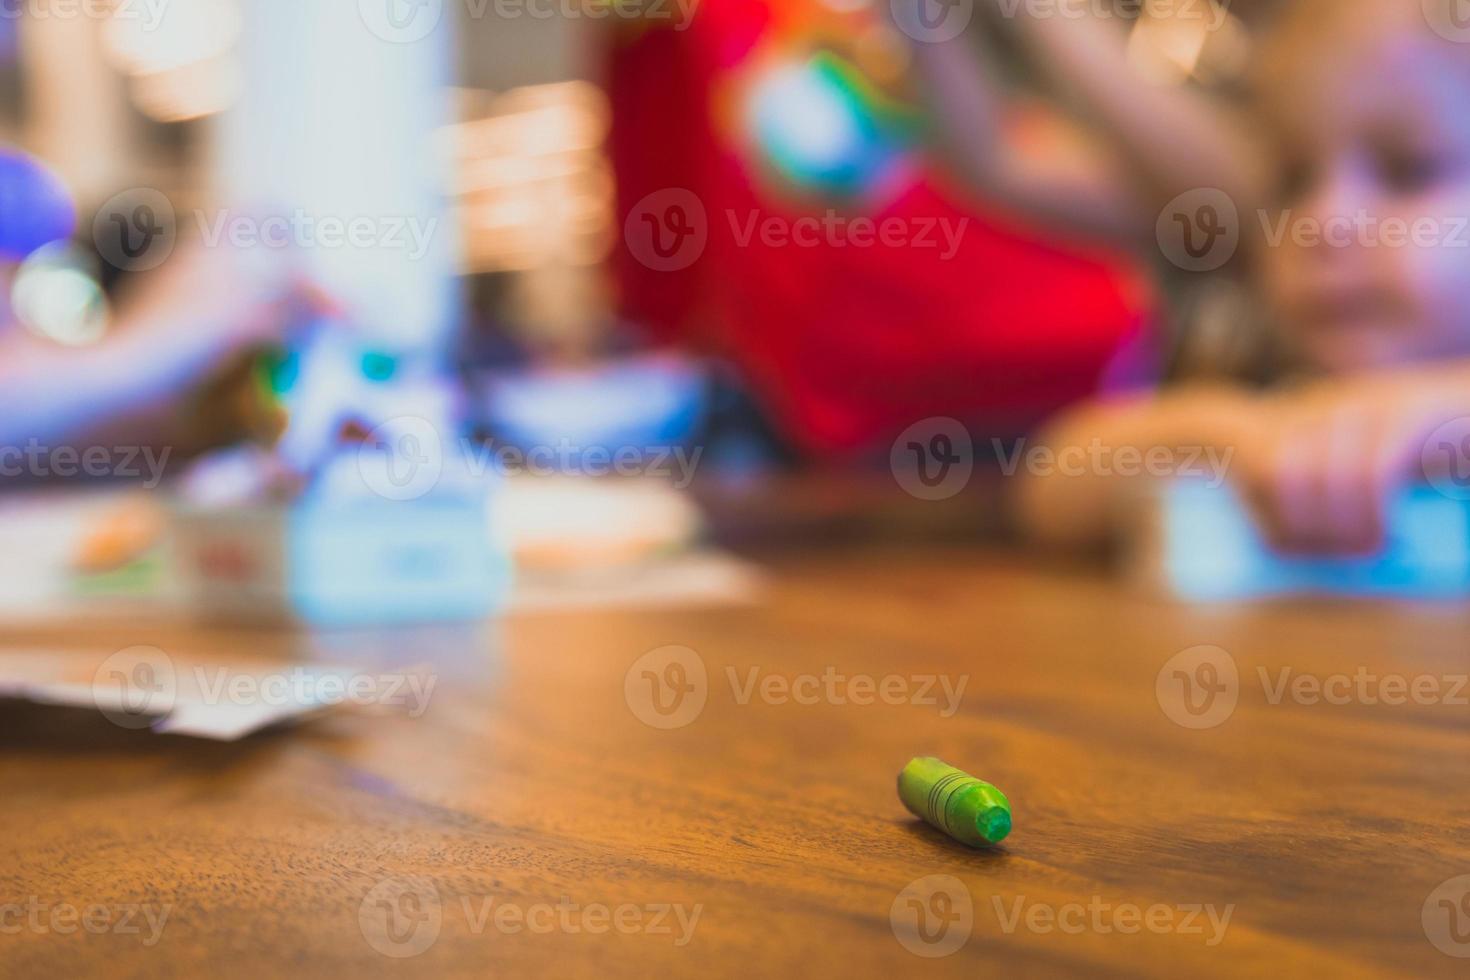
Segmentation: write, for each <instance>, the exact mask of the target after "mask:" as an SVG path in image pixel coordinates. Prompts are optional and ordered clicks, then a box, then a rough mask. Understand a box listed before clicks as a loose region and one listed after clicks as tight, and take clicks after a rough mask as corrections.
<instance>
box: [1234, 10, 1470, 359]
mask: <svg viewBox="0 0 1470 980" xmlns="http://www.w3.org/2000/svg"><path fill="white" fill-rule="evenodd" d="M1349 6H1351V7H1357V9H1358V10H1359V11H1360V12H1361V14H1362V17H1361V23H1357V24H1351V23H1349V24H1345V25H1343V26H1341V27H1340V28H1339V29H1338V30H1335V31H1330V32H1326V36H1325V37H1324V38H1323V40H1322V43H1320V44H1316V45H1314V47H1315V48H1316V50H1314V51H1308V52H1304V53H1303V57H1302V58H1301V59H1299V60H1298V61H1297V62H1296V63H1294V64H1293V65H1292V68H1291V69H1290V70H1289V71H1288V72H1286V73H1284V74H1283V75H1282V76H1278V77H1280V78H1282V79H1286V78H1289V79H1291V82H1290V83H1288V84H1286V85H1284V86H1282V87H1283V88H1285V89H1286V91H1280V92H1275V93H1267V94H1268V97H1271V98H1275V99H1278V100H1279V102H1278V108H1279V109H1280V111H1281V116H1280V118H1279V120H1278V125H1279V126H1280V127H1281V132H1282V133H1283V134H1284V136H1283V142H1284V143H1285V145H1286V148H1287V154H1286V157H1287V159H1286V173H1285V179H1284V182H1283V187H1282V193H1281V197H1280V200H1279V202H1278V203H1279V207H1278V209H1276V210H1273V212H1271V213H1270V214H1268V215H1263V216H1262V220H1261V223H1262V225H1263V227H1262V229H1261V230H1262V231H1263V232H1264V233H1265V234H1266V235H1267V237H1268V244H1267V247H1266V249H1265V250H1264V261H1265V269H1264V272H1265V276H1266V283H1267V287H1268V292H1269V294H1270V297H1271V299H1272V301H1273V305H1274V307H1275V309H1276V312H1277V314H1278V318H1279V320H1280V323H1281V327H1282V329H1283V330H1284V331H1285V332H1286V339H1287V341H1288V344H1289V346H1290V347H1291V348H1292V349H1293V353H1294V354H1296V355H1297V356H1298V357H1299V358H1300V359H1301V360H1302V361H1303V362H1305V364H1306V366H1308V367H1311V368H1315V369H1318V370H1322V371H1329V372H1345V371H1353V370H1359V369H1363V368H1373V367H1383V366H1387V365H1390V364H1399V363H1405V362H1411V361H1423V360H1428V359H1432V358H1437V357H1448V356H1456V355H1462V356H1463V355H1470V47H1465V48H1464V49H1461V48H1460V47H1459V46H1456V45H1453V44H1451V43H1449V42H1447V41H1444V40H1442V39H1440V38H1438V37H1437V36H1435V35H1433V34H1432V33H1430V32H1429V31H1428V30H1427V29H1426V28H1425V27H1424V21H1423V20H1422V19H1421V20H1418V21H1417V22H1411V21H1409V20H1407V19H1405V18H1404V17H1403V16H1402V14H1399V15H1398V16H1395V17H1391V18H1385V17H1382V16H1378V17H1375V16H1373V15H1372V14H1369V13H1368V10H1369V9H1370V8H1371V7H1373V6H1375V5H1370V4H1365V5H1362V6H1361V7H1359V6H1358V5H1355V4H1354V5H1349ZM1407 6H1408V7H1411V8H1414V10H1415V11H1416V13H1417V11H1418V8H1419V4H1418V3H1409V4H1407ZM1283 232H1284V234H1283ZM1278 235H1279V236H1280V238H1279V243H1275V242H1276V241H1277V238H1276V236H1278ZM1273 243H1274V244H1273Z"/></svg>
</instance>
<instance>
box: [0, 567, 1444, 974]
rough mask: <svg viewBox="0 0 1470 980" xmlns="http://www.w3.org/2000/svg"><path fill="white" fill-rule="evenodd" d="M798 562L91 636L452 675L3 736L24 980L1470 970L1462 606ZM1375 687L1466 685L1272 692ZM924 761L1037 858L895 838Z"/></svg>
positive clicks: (12, 949)
mask: <svg viewBox="0 0 1470 980" xmlns="http://www.w3.org/2000/svg"><path fill="white" fill-rule="evenodd" d="M769 571H770V580H769V583H768V588H767V590H766V593H765V595H764V597H763V598H762V599H761V601H759V602H758V603H757V604H755V605H752V606H740V607H735V606H732V607H727V608H686V609H663V610H647V611H602V612H586V613H576V614H566V613H559V614H541V615H524V616H517V617H512V618H510V619H509V620H507V621H504V622H500V623H497V624H493V625H488V626H485V627H483V628H479V629H474V630H456V629H439V630H429V631H410V632H401V633H393V634H374V635H362V636H355V637H354V636H343V637H337V638H335V639H327V640H322V639H320V638H317V639H311V640H309V641H308V640H303V638H302V637H301V636H298V635H293V634H288V633H280V632H254V633H245V632H239V633H231V632H223V631H200V630H191V629H185V628H182V627H176V626H170V625H169V624H166V623H159V624H154V625H152V626H150V627H147V628H140V627H137V626H134V627H129V628H128V629H127V630H126V631H125V632H119V631H109V630H107V629H106V628H102V627H95V628H90V629H89V631H87V632H75V631H73V632H72V633H69V634H68V635H67V636H66V637H65V638H64V642H65V643H66V644H69V645H72V646H75V647H78V648H99V649H105V648H109V647H110V648H114V649H115V648H116V647H118V646H121V645H131V644H135V643H152V644H156V645H158V646H160V647H162V648H164V649H165V650H187V651H188V652H189V653H190V655H198V656H239V655H241V654H242V653H248V654H249V655H250V656H253V657H266V658H286V657H299V656H302V655H304V652H306V651H309V652H310V655H312V656H316V657H328V658H330V657H334V656H336V657H346V656H349V655H350V656H353V657H356V658H357V659H358V661H359V662H364V663H372V664H374V665H376V666H378V667H391V666H398V667H402V666H405V665H409V664H414V663H418V662H424V661H427V662H429V663H431V664H432V665H433V667H434V670H435V671H436V675H435V676H436V677H437V678H438V686H437V687H436V688H435V690H434V692H433V695H432V698H431V700H430V702H429V705H428V708H427V710H426V711H424V712H423V713H422V714H421V715H420V716H419V717H416V718H414V717H409V716H407V715H405V714H402V713H391V714H386V715H377V714H365V713H356V712H351V713H339V714H335V715H332V716H329V717H325V718H322V719H320V720H318V721H316V722H313V723H311V724H308V725H304V726H301V727H298V728H295V729H291V730H284V731H277V732H272V733H269V734H265V735H262V736H257V737H255V738H251V739H249V740H246V741H244V742H242V743H239V744H233V745H221V744H209V743H202V742H196V741H191V740H188V739H183V738H175V737H166V736H157V735H152V734H149V733H138V732H129V731H124V730H122V729H120V728H117V727H115V726H113V725H111V724H110V723H108V722H106V721H104V720H102V719H101V718H100V717H98V716H96V715H93V714H84V713H77V714H73V713H70V712H65V711H59V710H57V709H43V708H35V707H20V708H15V707H13V706H8V707H7V708H6V712H7V715H8V720H7V721H6V723H5V724H4V725H3V726H0V820H3V823H4V826H5V827H6V828H7V831H8V832H7V833H6V834H5V835H4V836H3V839H0V905H3V904H5V903H6V902H9V903H12V904H13V905H14V904H24V905H27V906H28V907H30V908H31V911H29V912H27V915H29V916H33V917H36V916H38V917H39V918H37V919H36V920H35V921H39V922H40V923H41V925H40V926H34V925H27V926H24V927H23V926H22V925H21V924H20V920H19V918H18V915H19V913H16V912H13V911H12V913H11V915H10V918H8V919H7V918H4V917H3V916H0V975H14V976H42V975H80V974H82V973H90V972H93V971H95V972H102V971H104V970H105V971H107V973H108V975H116V976H126V975H137V976H142V975H146V976H163V975H186V976H200V975H216V976H252V977H264V976H280V975H284V974H288V973H298V972H304V973H323V974H327V973H330V974H331V975H341V976H376V975H388V974H422V975H463V976H494V975H504V976H557V977H581V976H587V977H592V976H597V977H608V976H628V977H645V976H659V975H677V976H698V977H702V978H712V977H723V976H740V977H749V976H779V975H786V974H798V973H799V974H804V975H816V976H837V975H842V976H853V977H856V976H888V977H894V976H910V975H929V974H934V975H948V976H984V975H997V976H999V975H1013V974H1014V975H1023V976H1025V975H1036V976H1058V975H1087V976H1094V975H1113V974H1119V975H1129V976H1137V975H1145V976H1171V977H1172V976H1181V975H1188V976H1230V975H1251V974H1260V975H1276V976H1279V975H1303V974H1305V973H1306V972H1307V971H1309V970H1311V971H1314V972H1316V973H1318V974H1320V975H1332V976H1344V977H1351V976H1358V975H1370V974H1371V975H1397V976H1424V975H1450V974H1451V973H1452V972H1455V973H1458V975H1461V976H1463V975H1464V968H1465V965H1466V961H1465V960H1462V959H1456V958H1451V957H1450V956H1449V955H1447V954H1446V953H1445V952H1441V950H1440V949H1439V948H1436V946H1435V945H1434V944H1433V943H1432V942H1431V936H1430V934H1431V933H1435V934H1437V935H1438V937H1439V940H1440V944H1441V945H1442V946H1446V945H1447V946H1448V948H1449V949H1450V950H1451V951H1455V952H1460V953H1462V954H1470V918H1467V915H1470V900H1466V901H1464V902H1463V904H1462V905H1461V906H1456V905H1454V900H1455V898H1456V895H1455V894H1454V889H1453V883H1451V886H1450V891H1449V892H1446V891H1445V889H1443V888H1441V889H1440V890H1439V891H1438V892H1436V888H1437V887H1438V886H1440V885H1441V883H1443V882H1446V881H1449V880H1450V879H1453V878H1455V877H1456V876H1459V875H1465V874H1470V805H1467V802H1466V801H1467V795H1466V787H1467V785H1470V708H1466V707H1465V706H1464V698H1465V697H1466V695H1467V694H1470V692H1467V691H1465V690H1455V689H1454V688H1455V687H1456V682H1455V680H1454V678H1455V677H1456V676H1457V675H1464V674H1465V673H1466V672H1467V669H1470V661H1467V646H1466V642H1465V636H1466V631H1465V627H1466V620H1467V616H1466V611H1465V610H1462V609H1460V608H1455V607H1439V608H1434V607H1429V608H1421V609H1410V608H1406V607H1401V606H1392V605H1382V604H1346V603H1337V604H1325V603H1297V604H1292V605H1279V606H1267V607H1247V608H1215V609H1191V608H1188V607H1184V606H1179V605H1174V604H1171V603H1169V602H1166V601H1162V600H1159V599H1156V598H1150V597H1147V596H1141V595H1136V594H1131V593H1129V592H1127V591H1126V590H1124V589H1123V588H1121V587H1120V586H1119V585H1117V584H1116V583H1114V582H1112V581H1110V580H1109V579H1108V578H1107V577H1106V576H1105V575H1103V574H1100V573H1098V572H1095V571H1091V570H1086V569H1075V568H1073V569H1067V568H1055V567H1044V566H1041V565H1038V564H1035V563H1034V562H1028V561H1026V560H1024V559H1022V558H1020V557H1018V556H1017V555H1015V554H1013V553H1008V552H1006V551H1004V550H994V549H988V548H984V547H980V546H976V547H973V548H970V547H941V546H927V545H926V546H908V547H895V546H892V545H885V546H883V547H881V548H877V547H875V546H872V545H869V546H848V547H829V548H824V549H820V550H818V551H817V552H815V553H813V552H811V551H803V550H801V549H790V550H788V551H786V552H785V553H784V554H775V555H774V557H772V558H771V560H770V561H769ZM40 639H42V638H41V637H33V636H28V635H19V634H16V635H10V636H6V637H5V638H4V643H5V644H6V645H8V646H15V645H24V644H28V643H35V642H39V641H40ZM52 639H53V640H54V638H52ZM1200 645H1206V646H1212V647H1218V648H1220V651H1223V653H1222V652H1217V651H1211V650H1205V651H1202V652H1200V651H1197V652H1195V653H1186V654H1185V655H1184V658H1183V661H1180V660H1172V661H1171V658H1174V657H1175V655H1176V654H1180V652H1181V651H1188V650H1190V649H1191V648H1194V647H1196V646H1200ZM668 647H677V648H687V651H686V650H679V649H674V650H669V649H665V648H668ZM1226 656H1228V658H1229V659H1228V662H1227V661H1226V660H1224V659H1222V658H1224V657H1226ZM1201 657H1203V658H1205V659H1204V660H1201V659H1200V658H1201ZM696 658H697V659H696ZM1190 658H1194V659H1190ZM675 660H677V663H678V665H679V666H678V667H674V668H671V667H670V664H671V663H673V662H674V661H675ZM1206 661H1208V663H1206ZM1229 664H1234V665H1235V667H1236V669H1237V671H1238V678H1239V680H1238V684H1237V685H1235V686H1234V687H1233V688H1232V687H1230V686H1229V678H1228V677H1227V676H1226V675H1225V673H1222V672H1228V666H1229ZM701 665H702V667H703V669H704V677H703V679H702V680H701V678H700V677H699V667H700V666H701ZM679 667H682V668H684V672H683V674H682V675H681V674H680V673H679ZM1360 668H1361V669H1362V671H1360ZM1210 670H1214V671H1215V672H1214V673H1213V674H1211V673H1210V672H1209V671H1210ZM1283 670H1286V671H1288V673H1287V674H1285V675H1283V674H1282V671H1283ZM1363 672H1366V675H1367V676H1369V677H1376V678H1380V679H1382V678H1390V677H1399V676H1402V677H1404V678H1406V679H1414V678H1420V677H1430V678H1435V679H1440V680H1442V682H1443V686H1442V687H1441V690H1440V693H1441V696H1440V697H1439V698H1438V700H1435V699H1434V698H1427V697H1420V698H1418V699H1417V700H1418V701H1421V702H1425V703H1414V701H1415V699H1412V698H1411V699H1410V701H1411V703H1407V704H1390V703H1386V702H1388V701H1396V700H1400V698H1398V697H1395V694H1396V693H1397V691H1395V690H1394V689H1392V688H1391V687H1390V686H1389V683H1388V682H1387V681H1383V683H1382V687H1381V688H1379V687H1370V688H1368V689H1367V690H1368V691H1369V694H1370V695H1372V694H1373V693H1374V692H1379V693H1382V694H1383V697H1381V698H1378V699H1377V702H1376V703H1375V699H1374V698H1373V697H1372V696H1363V695H1362V694H1357V695H1354V696H1352V697H1349V698H1347V699H1346V700H1347V701H1348V702H1349V703H1341V704H1328V703H1310V702H1311V701H1312V698H1311V696H1310V688H1307V689H1306V691H1307V693H1305V694H1301V693H1297V694H1293V693H1292V691H1294V690H1299V689H1297V688H1288V689H1287V692H1286V693H1285V694H1284V695H1282V696H1276V695H1278V694H1280V693H1281V680H1282V678H1283V676H1284V677H1286V678H1287V679H1288V681H1289V682H1290V683H1291V684H1297V683H1306V684H1308V685H1310V683H1311V681H1310V679H1311V678H1318V679H1324V678H1329V677H1331V676H1332V675H1340V674H1346V675H1350V676H1351V675H1354V674H1355V673H1363ZM1303 676H1306V677H1308V678H1309V680H1308V681H1307V682H1298V681H1297V680H1295V679H1296V678H1300V677H1303ZM771 678H774V680H773V679H771ZM804 678H814V679H804ZM869 679H871V686H869V685H870V681H869ZM1186 680H1188V681H1191V682H1200V683H1205V684H1206V685H1207V687H1206V688H1199V687H1195V688H1193V689H1192V690H1186V689H1185V681H1186ZM655 682H658V683H660V684H663V685H665V686H663V687H660V688H658V689H655V687H654V684H655ZM946 682H947V683H948V684H949V688H948V690H949V692H951V693H952V694H958V695H959V697H958V703H957V705H952V704H951V702H949V701H947V697H946V689H945V687H944V683H946ZM961 683H963V684H964V686H963V689H962V690H961V689H960V688H959V685H960V684H961ZM1355 683H1356V682H1355ZM1369 683H1370V684H1372V683H1377V682H1371V681H1370V682H1369ZM670 684H672V685H675V686H668V685H670ZM1222 685H1223V687H1222ZM676 688H677V690H676ZM1176 688H1177V690H1176ZM1328 689H1329V692H1336V693H1337V694H1339V695H1340V694H1341V693H1342V690H1341V688H1340V687H1338V688H1334V687H1333V686H1332V685H1331V684H1330V683H1329V687H1328ZM1186 697H1189V698H1192V700H1191V701H1190V702H1189V705H1188V706H1187V707H1186V706H1185V705H1184V702H1183V699H1184V698H1186ZM1212 697H1213V698H1215V700H1210V699H1211V698H1212ZM1335 700H1338V701H1342V700H1344V699H1343V698H1342V697H1337V698H1335ZM701 701H702V704H701ZM809 702H815V703H809ZM934 702H937V703H934ZM1232 705H1233V707H1232ZM951 706H953V707H954V709H955V710H952V711H951V710H950V707H951ZM1190 708H1192V709H1194V711H1195V712H1196V713H1195V714H1191V713H1190V710H1189V709H1190ZM660 712H663V713H660ZM1172 718H1179V719H1181V720H1183V721H1184V722H1186V723H1187V724H1179V723H1176V721H1174V720H1171V719H1172ZM644 719H647V720H648V721H651V722H653V724H650V723H648V721H645V720H644ZM1201 724H1202V725H1204V726H1205V727H1188V726H1189V725H1201ZM659 726H664V727H659ZM915 754H934V755H938V756H940V757H942V758H944V759H947V760H950V761H952V762H953V763H955V764H957V765H960V766H961V767H963V768H966V769H967V770H969V771H971V772H972V773H974V774H976V775H979V776H981V777H982V778H985V779H988V780H989V781H991V782H993V783H995V784H996V785H998V786H999V787H1001V788H1002V789H1003V790H1004V791H1005V792H1006V793H1007V794H1008V795H1009V797H1010V800H1011V802H1012V804H1013V806H1014V812H1015V830H1014V832H1013V834H1012V835H1011V837H1010V838H1009V839H1008V840H1007V841H1006V842H1005V844H1004V846H1002V847H1000V848H998V849H995V850H993V851H985V852H980V851H971V850H967V849H965V848H963V847H961V846H960V845H958V844H955V843H953V842H951V841H950V840H948V839H947V838H945V837H943V836H941V835H940V834H938V833H936V832H934V831H932V830H930V829H929V828H927V827H926V826H924V825H922V824H918V823H916V821H915V820H914V819H912V818H911V817H910V816H909V815H908V814H907V813H906V812H905V811H904V809H903V808H902V806H901V805H900V803H899V801H898V799H897V796H896V794H895V791H894V777H895V775H896V773H897V771H898V770H899V768H900V767H901V766H902V765H903V763H904V762H905V761H907V760H908V759H909V757H911V756H913V755H915ZM1462 892H1463V889H1462ZM1446 894H1449V896H1450V899H1449V900H1448V901H1441V899H1443V897H1444V895H1446ZM1435 896H1438V897H1435ZM65 905H70V906H74V907H75V908H76V909H77V910H78V914H80V913H81V911H82V910H86V909H88V908H89V907H91V906H95V905H100V906H103V908H104V911H103V913H98V915H99V916H102V915H103V914H104V913H105V914H106V916H107V918H106V920H105V924H104V920H103V918H100V917H99V918H98V919H97V920H96V927H95V928H93V929H90V930H89V929H76V930H75V931H72V932H64V931H63V926H65V925H66V924H67V922H68V920H67V919H66V918H65V917H64V914H63V917H62V918H56V917H55V911H56V909H57V908H59V907H61V906H65ZM134 905H136V906H139V907H140V910H139V911H138V912H137V913H135V914H134V918H135V920H136V922H137V923H138V925H139V926H140V927H139V928H136V931H133V930H127V929H124V928H122V927H123V925H124V922H123V920H124V918H126V917H127V916H126V910H127V909H128V908H129V907H131V906H134ZM37 909H39V911H36V910H37ZM165 910H166V914H167V917H166V919H164V920H163V922H162V930H161V932H157V931H155V930H153V929H152V927H151V926H150V925H148V924H146V923H147V921H148V920H146V919H145V918H144V916H145V914H147V913H150V912H151V913H152V914H154V916H155V918H154V921H157V917H158V916H160V915H163V914H164V912H165ZM1227 914H1228V916H1229V917H1228V920H1226V919H1225V916H1226V915H1227ZM1212 915H1213V917H1212ZM28 921H29V920H28ZM114 927H116V928H114ZM1446 937H1448V938H1446ZM150 939H153V940H156V941H154V942H151V943H150V942H148V940H150ZM1461 940H1463V941H1461ZM1457 942H1458V945H1456V943H1457ZM933 954H945V955H933Z"/></svg>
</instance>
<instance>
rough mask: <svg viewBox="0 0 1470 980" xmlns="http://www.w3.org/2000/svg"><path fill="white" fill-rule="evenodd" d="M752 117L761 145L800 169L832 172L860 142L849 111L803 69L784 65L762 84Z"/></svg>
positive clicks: (824, 82)
mask: <svg viewBox="0 0 1470 980" xmlns="http://www.w3.org/2000/svg"><path fill="white" fill-rule="evenodd" d="M751 113H752V116H753V117H754V121H755V125H756V128H757V129H758V130H759V131H760V134H761V136H762V137H763V139H764V141H765V142H767V143H768V144H770V145H771V146H772V147H773V148H774V150H775V151H776V152H777V153H778V155H779V156H781V157H782V158H783V159H784V160H786V161H787V162H788V163H790V164H791V165H792V166H793V167H796V168H799V169H801V170H803V171H825V170H834V169H836V168H838V167H840V166H841V165H842V164H843V162H844V161H846V160H847V159H848V158H849V157H850V156H852V155H853V154H854V153H856V152H858V150H859V148H860V146H861V143H862V137H861V135H860V133H859V132H858V125H857V120H856V118H855V117H854V115H853V112H852V108H851V107H850V106H849V105H848V103H847V102H846V101H844V100H843V98H842V96H841V93H840V92H838V91H837V90H835V89H834V88H833V87H832V86H831V85H830V84H828V82H827V80H826V79H825V78H823V77H822V76H820V75H818V74H815V73H813V72H812V71H811V70H810V69H809V68H808V67H807V66H805V65H788V66H786V67H784V68H781V69H779V70H778V71H775V72H773V73H772V74H771V75H770V76H769V77H767V78H766V79H765V80H764V81H762V82H761V83H760V85H759V86H757V88H756V90H755V95H754V97H753V99H752V102H751Z"/></svg>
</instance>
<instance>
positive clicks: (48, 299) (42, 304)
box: [11, 245, 107, 347]
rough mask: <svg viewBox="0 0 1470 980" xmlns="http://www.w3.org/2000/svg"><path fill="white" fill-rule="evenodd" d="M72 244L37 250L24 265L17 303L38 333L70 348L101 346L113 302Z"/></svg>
mask: <svg viewBox="0 0 1470 980" xmlns="http://www.w3.org/2000/svg"><path fill="white" fill-rule="evenodd" d="M85 262H86V260H85V259H83V258H81V256H80V255H79V254H78V253H77V252H76V251H74V250H73V249H71V248H70V247H69V246H66V245H48V246H46V247H44V248H41V249H38V250H36V251H35V252H34V253H33V254H32V255H31V257H30V258H28V259H26V261H25V262H23V263H22V264H21V267H20V269H19V271H18V272H17V273H16V277H15V283H14V285H13V286H12V287H11V306H12V308H13V310H14V311H15V316H16V319H18V320H19V321H20V322H21V323H22V324H23V325H24V326H25V327H26V328H27V329H28V330H30V331H31V332H32V333H34V334H36V335H38V336H40V337H44V338H46V339H47V340H50V341H54V342H55V343H58V344H65V345H67V346H69V347H84V346H86V345H88V344H95V343H96V342H97V341H99V340H101V339H102V336H103V334H105V333H106V332H107V300H106V298H105V297H104V296H103V293H102V287H101V286H100V285H99V284H98V282H97V280H96V279H95V278H93V276H92V275H91V274H90V272H89V271H87V269H86V265H85Z"/></svg>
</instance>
